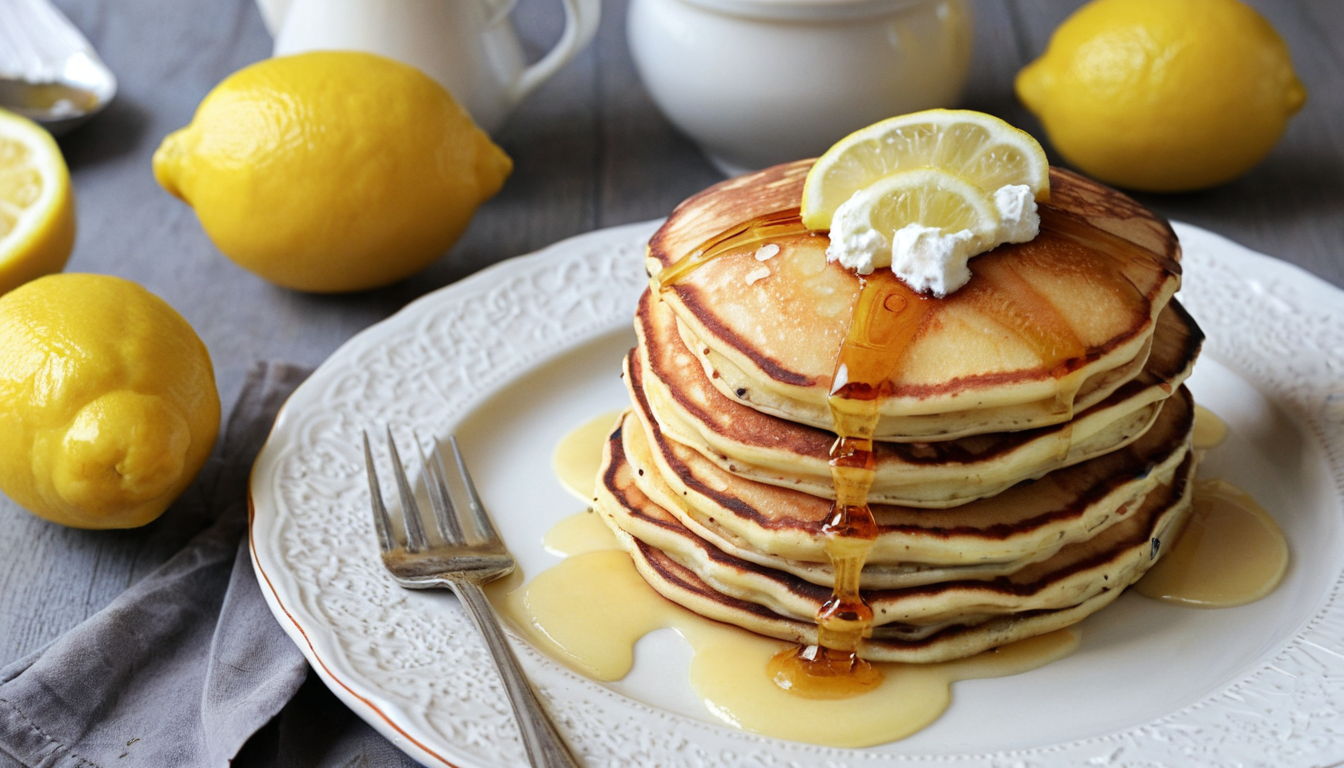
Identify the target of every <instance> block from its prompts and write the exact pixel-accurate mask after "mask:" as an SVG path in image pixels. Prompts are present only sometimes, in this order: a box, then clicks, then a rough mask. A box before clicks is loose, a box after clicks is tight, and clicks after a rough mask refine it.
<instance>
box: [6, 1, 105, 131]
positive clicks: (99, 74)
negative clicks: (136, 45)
mask: <svg viewBox="0 0 1344 768" xmlns="http://www.w3.org/2000/svg"><path fill="white" fill-rule="evenodd" d="M116 92H117V78H116V76H115V75H113V74H112V70H110V69H108V68H107V65H106V64H104V63H103V61H102V59H100V58H98V54H97V53H96V52H95V51H94V50H93V46H92V45H90V44H89V41H88V39H86V38H85V37H84V35H82V34H80V32H79V30H77V29H75V27H74V25H73V24H71V23H70V20H69V19H67V18H66V17H65V15H64V14H62V13H61V12H60V11H59V10H57V9H56V7H55V6H53V5H52V4H51V3H50V2H49V1H48V0H0V107H3V108H5V109H8V110H10V111H12V112H17V113H19V114H21V115H23V116H25V117H28V118H31V119H32V120H35V121H36V122H38V123H41V124H42V125H44V126H45V127H46V128H47V130H49V131H51V132H52V133H54V134H60V133H64V132H66V131H69V130H70V129H72V128H74V127H75V126H77V125H79V124H80V123H82V122H84V121H85V120H87V119H89V118H90V117H92V116H93V115H94V113H96V112H98V110H100V109H102V108H103V107H105V106H107V103H108V102H109V101H111V100H112V97H113V96H114V95H115V94H116Z"/></svg>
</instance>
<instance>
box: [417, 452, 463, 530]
mask: <svg viewBox="0 0 1344 768" xmlns="http://www.w3.org/2000/svg"><path fill="white" fill-rule="evenodd" d="M411 434H412V435H414V434H415V433H414V432H412V433H411ZM433 445H434V447H433V448H432V449H431V456H432V457H433V459H434V460H433V461H432V462H431V461H430V460H429V459H427V458H425V451H424V448H422V447H421V445H420V438H419V436H416V438H415V447H416V448H417V449H418V450H419V451H420V466H421V467H422V468H423V469H424V471H425V484H426V485H428V486H429V507H430V509H432V510H434V523H435V525H436V526H438V529H439V535H440V536H442V537H443V540H444V541H445V542H446V543H448V544H452V545H455V546H462V545H463V544H466V543H467V539H466V537H465V536H463V535H462V523H461V521H459V520H458V519H457V508H456V507H455V506H453V497H452V494H451V493H449V492H448V478H447V477H445V476H444V474H443V459H442V458H441V457H440V456H439V445H438V442H437V441H435V442H434V443H433Z"/></svg>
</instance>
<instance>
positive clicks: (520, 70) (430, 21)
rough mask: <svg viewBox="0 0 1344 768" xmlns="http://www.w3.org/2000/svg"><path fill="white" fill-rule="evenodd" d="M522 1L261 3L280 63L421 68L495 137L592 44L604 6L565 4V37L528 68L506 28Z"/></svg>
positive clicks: (596, 0) (575, 0)
mask: <svg viewBox="0 0 1344 768" xmlns="http://www.w3.org/2000/svg"><path fill="white" fill-rule="evenodd" d="M516 2H517V0H257V4H258V5H259V6H260V8H261V11H262V17H263V19H265V21H266V24H267V26H268V27H270V29H271V32H272V34H273V35H274V36H275V50H274V54H275V55H276V56H283V55H286V54H291V53H300V52H302V51H312V50H332V49H340V50H357V51H368V52H370V53H377V54H381V55H383V56H387V57H388V58H392V59H397V60H398V61H402V62H405V63H407V64H410V65H412V66H414V67H417V68H419V69H420V70H421V71H423V72H424V73H425V74H427V75H429V76H430V77H432V78H434V79H435V80H437V81H438V82H439V83H440V84H441V85H443V87H445V88H447V89H448V92H449V93H451V94H453V97H454V98H456V99H457V100H458V102H459V103H460V104H462V106H463V107H465V108H466V110H467V111H468V112H469V113H471V116H472V117H473V118H474V119H475V120H476V123H477V125H479V126H481V128H483V129H485V130H486V131H489V132H493V131H494V130H495V129H496V128H498V127H499V126H500V125H501V124H502V123H503V122H504V119H505V118H506V117H508V115H509V113H510V112H512V111H513V108H514V107H516V106H517V105H518V102H520V101H522V99H523V97H524V96H526V95H527V94H528V93H530V92H531V91H532V90H533V89H534V88H536V87H537V86H538V85H541V83H542V82H544V81H545V80H546V79H547V78H549V77H550V76H551V75H553V74H555V72H556V70H558V69H560V67H562V66H564V64H565V63H566V62H568V61H569V60H570V59H571V58H573V57H574V55H575V54H577V53H578V52H579V51H580V50H582V49H583V47H584V46H585V45H587V44H588V42H589V41H590V40H592V38H593V34H594V33H596V31H597V22H598V18H599V16H600V13H601V0H560V2H561V4H562V5H563V6H564V9H565V30H564V32H563V33H562V34H561V35H560V40H559V42H557V43H556V44H555V47H554V48H552V49H551V51H550V52H549V53H547V54H546V55H545V56H543V57H542V58H541V59H540V60H539V61H537V62H536V63H535V64H532V65H530V66H529V65H528V64H527V60H526V59H525V58H524V56H523V49H522V45H521V44H520V43H519V41H518V36H517V34H516V33H515V32H514V30H513V25H512V24H511V23H510V22H509V12H510V11H511V10H512V9H513V6H514V5H515V4H516Z"/></svg>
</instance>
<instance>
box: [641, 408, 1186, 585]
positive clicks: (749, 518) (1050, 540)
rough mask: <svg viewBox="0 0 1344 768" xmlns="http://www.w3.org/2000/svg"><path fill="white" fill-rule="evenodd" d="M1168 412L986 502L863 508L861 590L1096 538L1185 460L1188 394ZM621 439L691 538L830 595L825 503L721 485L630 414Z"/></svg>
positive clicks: (1030, 556) (1002, 565)
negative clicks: (869, 516)
mask: <svg viewBox="0 0 1344 768" xmlns="http://www.w3.org/2000/svg"><path fill="white" fill-rule="evenodd" d="M1168 402H1169V406H1168V407H1167V408H1164V409H1163V413H1162V417H1161V418H1160V419H1159V421H1158V423H1157V424H1156V425H1155V426H1154V427H1153V429H1151V430H1149V432H1148V433H1147V434H1145V435H1144V436H1143V438H1141V439H1140V440H1138V441H1135V442H1134V443H1132V444H1130V445H1128V446H1126V447H1124V448H1122V449H1119V450H1116V451H1113V452H1111V453H1109V454H1106V455H1103V456H1099V457H1096V458H1094V459H1091V460H1089V461H1087V462H1083V463H1080V464H1076V465H1074V466H1072V467H1068V468H1066V469H1061V470H1057V471H1055V472H1052V473H1050V474H1048V475H1046V476H1044V477H1042V478H1041V479H1039V480H1036V481H1033V482H1027V483H1020V484H1018V485H1016V486H1014V487H1013V488H1011V489H1009V490H1007V491H1005V492H1003V493H1001V494H998V495H996V496H992V497H989V498H986V499H981V500H979V501H976V502H972V503H970V504H966V505H963V506H960V507H955V508H951V509H938V510H932V509H918V508H913V507H908V506H896V505H887V504H874V505H873V506H872V510H873V516H874V519H875V520H876V522H877V523H878V535H877V539H876V541H875V542H874V543H873V546H872V549H871V550H870V551H869V553H868V558H867V565H866V566H865V569H864V571H863V584H864V585H865V586H872V587H879V586H881V587H886V586H911V585H916V584H925V583H929V582H932V581H939V580H942V579H946V578H952V577H955V578H962V579H966V578H996V577H998V576H1001V575H1003V574H1004V573H1009V572H1011V571H1012V570H1014V569H1016V568H1018V567H1021V566H1022V565H1024V564H1026V563H1029V562H1032V561H1034V560H1038V559H1041V558H1044V557H1048V556H1050V555H1052V554H1053V553H1054V552H1055V551H1057V550H1058V549H1059V548H1061V547H1063V546H1066V545H1069V544H1071V543H1073V542H1078V541H1084V540H1086V539H1088V538H1090V537H1092V536H1095V535H1097V534H1099V533H1100V532H1101V531H1103V530H1105V529H1106V528H1107V527H1108V526H1110V525H1112V524H1114V523H1116V522H1118V521H1119V519H1120V518H1122V517H1123V515H1124V514H1125V511H1126V510H1127V509H1128V508H1129V507H1130V506H1132V504H1133V503H1134V501H1135V500H1136V499H1138V498H1142V497H1143V496H1145V495H1147V494H1148V493H1150V492H1151V491H1152V490H1153V489H1154V488H1155V487H1157V486H1158V485H1161V484H1164V483H1168V482H1170V481H1171V479H1172V477H1173V476H1174V473H1175V472H1176V471H1177V467H1178V466H1179V465H1180V464H1181V462H1182V461H1184V459H1185V458H1186V456H1187V454H1188V453H1189V452H1190V435H1191V431H1192V429H1193V425H1194V407H1193V403H1192V401H1191V399H1190V396H1189V392H1188V391H1187V390H1185V389H1184V388H1181V390H1180V391H1179V393H1178V395H1176V396H1174V397H1173V398H1171V399H1170V400H1169V401H1168ZM622 434H623V435H624V438H623V440H624V445H623V447H622V455H623V456H625V457H626V458H625V460H626V461H627V462H629V463H630V464H631V465H632V466H633V467H634V468H635V471H636V472H637V482H638V484H639V485H640V487H641V491H642V492H643V493H645V494H646V495H647V496H650V497H651V498H653V499H654V501H656V502H657V503H658V504H660V505H661V506H663V507H665V508H666V509H668V510H669V511H670V512H671V513H672V514H674V515H676V516H677V517H678V518H679V519H680V520H681V521H682V523H683V524H684V525H686V526H687V527H688V528H690V529H691V530H693V531H694V532H695V533H696V534H697V535H699V536H701V537H702V538H705V539H707V540H710V541H712V542H714V544H715V545H716V546H718V547H719V548H720V549H723V550H725V551H728V552H732V553H733V554H736V555H737V556H739V557H743V558H745V559H749V560H752V561H753V562H755V563H757V564H759V565H763V566H766V567H770V568H775V569H779V570H782V571H786V572H789V573H791V574H793V575H796V576H798V577H800V578H803V579H807V580H809V581H813V582H816V583H819V584H823V585H826V586H829V585H830V581H829V579H830V571H829V565H828V558H827V555H826V549H825V537H824V535H823V534H822V525H823V523H824V521H825V520H826V519H827V517H828V516H829V514H830V512H831V502H830V501H829V500H827V499H823V498H820V497H817V496H813V495H811V494H808V493H804V492H801V491H797V490H793V489H788V488H782V487H779V486H774V485H767V484H764V483H757V482H754V481H751V480H747V479H744V478H740V477H736V476H734V475H732V474H729V473H727V472H725V471H724V470H722V469H721V468H719V467H718V466H717V465H715V464H714V463H713V462H710V461H707V460H705V459H704V457H703V456H701V455H700V454H699V453H698V452H697V451H694V450H692V449H689V448H687V447H685V446H682V445H680V444H679V443H677V442H675V441H673V440H670V439H668V438H667V436H666V435H664V434H663V433H662V431H661V430H660V429H659V428H658V425H657V424H656V423H655V422H652V421H651V420H649V419H648V418H647V417H642V418H637V412H636V413H633V414H630V415H628V416H627V417H626V419H625V428H624V429H623V431H622Z"/></svg>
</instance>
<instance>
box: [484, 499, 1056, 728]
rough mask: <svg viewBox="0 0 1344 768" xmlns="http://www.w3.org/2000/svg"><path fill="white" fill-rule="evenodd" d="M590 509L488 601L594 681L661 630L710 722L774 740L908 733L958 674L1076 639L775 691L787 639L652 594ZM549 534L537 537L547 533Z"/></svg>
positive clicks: (946, 699)
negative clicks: (862, 688)
mask: <svg viewBox="0 0 1344 768" xmlns="http://www.w3.org/2000/svg"><path fill="white" fill-rule="evenodd" d="M596 517H597V515H596V514H593V513H590V512H584V513H580V514H579V515H576V516H574V517H571V518H566V519H565V520H562V521H561V523H560V524H559V525H558V526H557V527H564V528H566V529H568V530H570V531H578V530H584V531H586V532H587V536H588V537H589V538H587V539H586V540H582V541H580V540H575V541H574V542H573V544H574V547H575V551H576V552H577V554H572V555H570V556H569V557H567V558H566V559H565V560H563V561H562V562H560V563H559V564H557V565H556V566H554V567H553V568H550V569H548V570H546V571H544V572H542V573H541V574H539V575H538V576H537V577H536V578H534V579H533V580H532V581H531V582H529V583H528V584H527V585H526V586H524V587H523V588H521V589H518V590H515V591H513V592H511V593H509V594H508V596H507V597H505V598H504V599H503V600H500V601H497V603H496V606H497V607H498V608H499V610H500V611H501V613H503V614H505V615H506V616H508V617H509V618H510V619H511V620H512V621H513V622H514V624H515V625H516V626H518V627H521V628H522V629H523V631H524V632H525V634H526V635H527V636H528V637H529V639H530V640H531V641H532V642H533V643H534V644H535V645H537V646H538V647H540V648H543V649H545V650H546V651H547V652H548V653H549V654H550V655H551V656H553V657H554V658H556V659H559V660H560V661H561V662H563V663H564V664H565V665H567V666H569V667H570V668H572V669H575V670H577V671H579V672H581V673H583V674H585V675H587V676H589V677H592V678H595V679H597V680H604V681H611V680H619V679H620V678H622V677H624V676H625V675H626V674H627V673H628V672H629V671H630V669H631V667H632V666H633V664H634V660H635V655H636V652H635V645H636V643H637V641H638V640H639V639H640V638H642V637H644V636H645V635H647V634H649V633H650V632H654V631H656V630H659V629H665V628H670V629H673V630H674V631H676V632H677V633H678V634H680V635H681V636H682V637H683V638H685V640H686V642H687V643H688V644H689V645H690V647H691V651H692V653H693V656H692V659H691V669H690V683H691V687H692V688H693V689H694V691H695V693H696V695H697V697H698V698H699V699H700V700H701V701H703V702H704V703H705V706H706V708H707V709H708V711H709V712H710V713H711V714H712V715H714V716H715V717H716V718H718V719H719V720H721V721H723V722H724V723H726V724H729V725H732V726H734V727H737V728H741V729H743V730H747V731H752V732H755V733H760V734H764V735H767V736H773V737H776V738H782V739H790V740H793V741H803V742H808V743H812V744H821V745H825V746H832V747H849V748H858V747H867V746H873V745H876V744H885V743H887V742H890V741H895V740H897V739H901V738H904V737H906V736H909V735H910V734H912V733H915V732H917V731H919V730H920V729H922V728H924V727H925V726H927V725H929V724H930V723H932V722H933V721H934V720H936V719H937V718H938V716H939V715H941V714H942V712H943V711H944V710H945V709H946V708H947V706H948V704H949V703H950V702H951V688H950V686H951V684H952V683H954V682H956V681H958V680H969V679H982V678H992V677H1004V676H1008V675H1015V674H1019V673H1022V672H1026V671H1029V670H1032V669H1036V668H1038V667H1041V666H1044V665H1046V664H1049V663H1050V662H1053V661H1056V660H1058V659H1060V658H1063V657H1065V656H1067V655H1069V654H1070V653H1072V652H1073V651H1074V649H1075V648H1077V646H1078V635H1077V633H1076V632H1075V631H1071V630H1058V631H1055V632H1051V633H1049V634H1046V635H1041V636H1039V637H1033V638H1029V639H1026V640H1022V641H1020V642H1017V643H1013V644H1011V645H1006V646H1003V647H1000V648H997V649H995V650H993V651H988V652H986V653H982V654H979V655H977V656H972V657H969V658H966V659H959V660H957V661H952V662H944V663H941V664H886V663H883V664H874V665H873V667H874V669H875V670H876V671H877V673H878V675H879V678H880V681H879V682H880V684H878V685H876V686H874V687H873V688H872V689H871V690H870V692H869V693H868V694H867V695H865V696H863V697H861V698H840V699H835V698H831V699H829V700H828V699H826V698H824V697H822V698H818V697H806V696H800V695H794V693H790V692H785V691H783V690H781V689H780V688H779V687H777V686H776V685H775V684H774V683H773V682H772V681H771V679H770V678H769V677H768V676H767V675H766V674H765V670H766V668H767V666H768V665H769V664H770V660H771V658H772V657H776V656H777V655H779V654H780V653H781V652H783V653H788V654H791V653H793V650H794V646H792V645H790V644H788V643H786V642H784V641H781V640H775V639H772V638H768V637H763V636H761V635H757V634H754V633H751V632H748V631H746V630H743V629H738V628H737V627H732V626H728V625H725V624H720V623H718V622H715V621H711V620H709V619H706V618H704V617H702V616H699V615H697V614H695V613H693V612H691V611H689V610H687V609H685V608H682V607H681V606H679V605H677V604H675V603H673V602H671V601H670V600H666V599H664V598H663V597H662V596H660V595H659V594H658V593H657V592H655V591H654V589H653V587H650V586H649V585H648V583H647V582H645V581H644V579H643V578H642V577H641V576H640V575H639V573H638V572H637V571H636V569H635V565H634V562H633V561H632V560H631V558H630V556H629V555H628V554H626V553H625V551H624V550H622V549H621V548H620V545H619V544H618V543H617V540H616V537H615V536H614V535H613V534H612V533H611V531H610V530H608V529H607V528H605V527H604V526H600V525H598V526H590V525H588V524H587V523H588V521H589V520H590V519H593V518H596ZM548 538H549V534H548Z"/></svg>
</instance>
